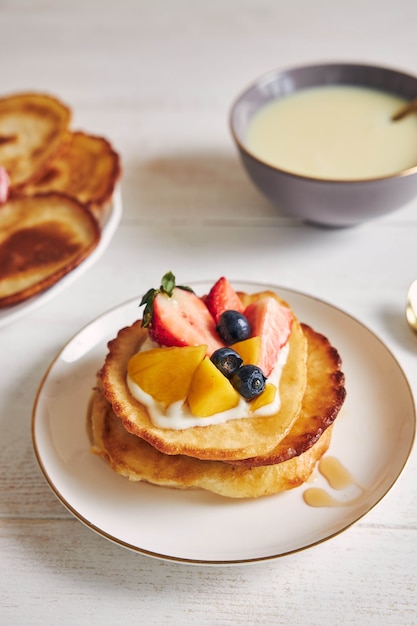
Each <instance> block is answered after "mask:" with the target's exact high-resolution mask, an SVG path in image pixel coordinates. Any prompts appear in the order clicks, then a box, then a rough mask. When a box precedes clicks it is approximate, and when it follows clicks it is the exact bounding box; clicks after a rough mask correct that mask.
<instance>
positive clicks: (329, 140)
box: [245, 86, 417, 180]
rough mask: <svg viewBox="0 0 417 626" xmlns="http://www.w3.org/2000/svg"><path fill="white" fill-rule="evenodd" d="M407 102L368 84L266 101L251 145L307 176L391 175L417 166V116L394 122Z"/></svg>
mask: <svg viewBox="0 0 417 626" xmlns="http://www.w3.org/2000/svg"><path fill="white" fill-rule="evenodd" d="M404 103H405V100H404V99H402V98H398V97H397V96H393V95H391V94H388V93H384V92H381V91H377V90H374V89H367V88H362V87H350V86H335V87H317V88H311V89H304V90H302V91H299V92H296V93H295V94H293V95H290V96H287V97H285V98H282V99H280V100H275V101H273V102H271V103H269V104H267V105H265V106H264V107H263V108H262V109H261V110H260V111H259V112H258V113H257V114H256V115H255V116H254V118H253V119H252V121H251V123H250V125H249V128H248V132H247V136H246V141H245V144H246V147H247V149H248V150H249V151H250V152H251V153H252V154H253V155H254V156H256V157H257V158H259V159H260V160H262V161H264V162H266V163H268V164H269V165H273V166H275V167H278V168H280V169H283V170H286V171H289V172H292V173H295V174H300V175H303V176H309V177H314V178H322V179H333V180H335V179H336V180H337V179H339V180H358V179H359V180H360V179H366V178H379V177H383V176H389V175H392V174H396V173H398V172H400V171H403V170H406V169H409V168H412V167H415V166H417V114H412V115H410V116H408V117H406V118H404V119H403V120H400V121H397V122H392V121H391V116H392V115H393V113H395V112H396V111H397V110H398V109H399V108H400V107H401V106H402V105H403V104H404Z"/></svg>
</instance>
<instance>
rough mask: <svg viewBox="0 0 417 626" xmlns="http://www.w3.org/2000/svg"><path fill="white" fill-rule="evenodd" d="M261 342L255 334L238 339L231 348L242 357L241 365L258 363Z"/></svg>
mask: <svg viewBox="0 0 417 626" xmlns="http://www.w3.org/2000/svg"><path fill="white" fill-rule="evenodd" d="M261 344H262V340H261V338H260V337H258V336H257V337H250V338H249V339H245V340H244V341H238V342H237V343H234V344H233V345H232V348H233V350H236V352H237V353H238V355H239V356H240V357H241V358H242V359H243V365H258V363H259V361H260V359H261V351H262V345H261Z"/></svg>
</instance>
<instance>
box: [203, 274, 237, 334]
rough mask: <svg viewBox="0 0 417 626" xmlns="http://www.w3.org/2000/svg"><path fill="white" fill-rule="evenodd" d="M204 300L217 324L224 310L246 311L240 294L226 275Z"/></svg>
mask: <svg viewBox="0 0 417 626" xmlns="http://www.w3.org/2000/svg"><path fill="white" fill-rule="evenodd" d="M204 302H205V303H206V307H207V308H208V310H209V311H210V313H211V315H212V316H213V319H214V321H215V322H216V324H217V322H218V321H219V318H220V316H221V314H222V313H224V311H238V312H239V313H243V311H244V307H243V304H242V302H241V300H240V298H239V296H238V295H237V293H236V291H235V290H234V289H233V287H232V285H231V284H230V283H229V281H228V280H227V278H225V277H224V276H222V277H221V278H219V280H218V281H217V282H216V283H215V284H214V285H213V287H212V288H211V289H210V291H209V293H208V294H207V296H206V297H205V298H204Z"/></svg>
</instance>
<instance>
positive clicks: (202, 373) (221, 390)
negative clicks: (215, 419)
mask: <svg viewBox="0 0 417 626" xmlns="http://www.w3.org/2000/svg"><path fill="white" fill-rule="evenodd" d="M239 399H240V396H239V394H238V392H237V391H236V390H235V389H234V388H233V387H232V385H231V383H230V382H229V380H228V379H227V378H226V376H224V375H223V374H222V373H221V372H220V370H219V369H217V367H216V366H215V365H214V363H213V362H212V361H211V360H210V358H209V357H207V356H206V357H205V358H204V359H203V360H202V361H201V363H200V364H199V366H198V367H197V369H196V371H195V373H194V376H193V378H192V381H191V385H190V388H189V390H188V396H187V400H188V404H189V407H190V410H191V413H192V414H193V415H195V416H196V417H209V416H210V415H214V413H220V412H222V411H227V410H228V409H232V408H233V407H235V406H237V404H238V403H239Z"/></svg>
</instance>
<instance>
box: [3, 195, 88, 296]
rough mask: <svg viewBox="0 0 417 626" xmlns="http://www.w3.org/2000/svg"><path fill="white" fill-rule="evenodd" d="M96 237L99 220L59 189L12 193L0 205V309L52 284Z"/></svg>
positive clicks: (68, 269) (82, 255) (85, 251)
mask: <svg viewBox="0 0 417 626" xmlns="http://www.w3.org/2000/svg"><path fill="white" fill-rule="evenodd" d="M99 239H100V230H99V227H98V224H97V221H96V220H95V218H94V217H93V215H92V214H91V212H90V211H89V210H88V209H87V208H86V207H85V206H83V205H82V204H80V203H79V202H78V201H77V200H75V199H74V198H70V197H69V196H65V195H63V194H58V193H49V194H40V195H36V196H30V197H23V196H22V197H13V198H10V199H9V200H8V201H7V202H6V204H4V205H2V206H1V207H0V308H2V307H6V306H9V305H12V304H17V303H18V302H22V301H24V300H27V299H28V298H30V297H32V296H34V295H36V294H38V293H40V292H42V291H44V290H45V289H47V288H49V287H51V286H52V285H53V284H55V283H56V282H57V281H58V280H59V279H60V278H62V277H63V276H65V275H66V274H67V273H68V272H70V271H71V270H73V269H74V268H75V267H77V265H79V264H80V263H81V262H82V261H83V260H84V259H85V257H86V256H87V255H88V254H90V252H92V250H94V248H95V247H96V246H97V244H98V242H99Z"/></svg>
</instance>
